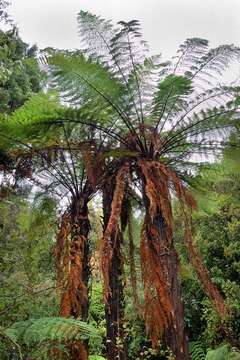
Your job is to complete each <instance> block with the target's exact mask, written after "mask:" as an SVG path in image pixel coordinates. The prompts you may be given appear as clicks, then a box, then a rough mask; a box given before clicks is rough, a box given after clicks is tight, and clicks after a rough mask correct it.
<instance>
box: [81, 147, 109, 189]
mask: <svg viewBox="0 0 240 360" xmlns="http://www.w3.org/2000/svg"><path fill="white" fill-rule="evenodd" d="M80 151H81V154H82V157H83V163H84V166H85V168H86V172H87V177H88V179H89V181H90V183H91V185H92V186H93V187H95V186H96V185H97V183H98V182H99V180H100V178H101V177H102V175H103V166H104V161H103V158H102V157H101V156H100V152H99V150H98V149H97V145H96V143H95V142H94V141H89V142H85V143H83V144H81V145H80Z"/></svg>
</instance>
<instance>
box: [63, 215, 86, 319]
mask: <svg viewBox="0 0 240 360" xmlns="http://www.w3.org/2000/svg"><path fill="white" fill-rule="evenodd" d="M71 221H72V223H71V242H70V247H69V255H70V257H69V271H68V277H67V280H66V284H65V287H64V290H63V294H62V299H61V310H60V314H61V315H62V316H64V317H68V316H74V317H79V316H81V315H82V311H83V308H85V307H86V306H87V302H88V294H87V285H86V283H85V282H84V274H83V272H84V271H85V269H84V260H85V261H87V262H88V259H87V260H86V259H85V257H86V256H88V255H87V254H86V253H85V252H86V241H87V238H86V235H85V233H86V232H87V233H88V231H89V221H88V214H85V212H83V213H82V214H81V213H80V214H78V216H77V217H76V218H75V217H72V218H71ZM86 226H87V230H86V229H84V227H86Z"/></svg>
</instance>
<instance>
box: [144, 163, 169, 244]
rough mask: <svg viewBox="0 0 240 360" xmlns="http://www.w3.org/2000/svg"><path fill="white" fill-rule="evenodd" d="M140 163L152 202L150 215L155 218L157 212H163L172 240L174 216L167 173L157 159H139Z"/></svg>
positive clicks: (149, 198) (148, 195)
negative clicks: (160, 166)
mask: <svg viewBox="0 0 240 360" xmlns="http://www.w3.org/2000/svg"><path fill="white" fill-rule="evenodd" d="M138 164H139V166H140V168H141V171H142V173H143V175H144V178H145V192H146V196H147V197H148V200H149V203H150V206H149V215H150V217H151V219H154V217H155V216H156V215H157V213H160V212H161V214H162V216H163V218H164V221H165V223H166V226H167V229H168V234H167V235H168V238H169V240H170V241H171V239H172V229H173V216H172V207H171V198H170V193H169V189H168V176H167V173H166V172H163V171H160V168H159V167H158V166H156V164H158V163H156V162H155V161H145V160H139V161H138ZM153 231H154V230H153Z"/></svg>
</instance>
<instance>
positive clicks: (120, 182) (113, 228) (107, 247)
mask: <svg viewBox="0 0 240 360" xmlns="http://www.w3.org/2000/svg"><path fill="white" fill-rule="evenodd" d="M128 174H129V166H128V164H125V165H123V166H122V167H121V168H120V169H119V171H118V173H117V175H116V183H115V189H114V194H113V200H112V204H111V214H110V218H109V221H108V224H107V227H106V229H105V231H104V234H103V238H102V241H101V249H100V251H101V267H102V273H103V279H104V298H105V302H107V298H108V296H109V295H110V293H111V291H110V287H109V271H110V265H111V262H112V255H113V248H114V243H115V241H113V242H112V241H111V239H112V236H115V239H116V238H117V236H118V231H119V228H118V223H119V220H120V216H121V209H122V202H123V198H124V190H125V187H126V181H127V178H128Z"/></svg>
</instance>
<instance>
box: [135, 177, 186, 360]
mask: <svg viewBox="0 0 240 360" xmlns="http://www.w3.org/2000/svg"><path fill="white" fill-rule="evenodd" d="M156 181H158V180H157V179H156ZM143 193H144V205H145V209H146V216H145V223H144V227H143V234H142V243H141V258H142V276H143V282H144V285H145V286H144V287H145V304H146V307H145V320H146V325H147V328H148V331H149V334H150V336H151V339H152V342H153V345H156V346H157V341H158V339H159V338H160V337H162V339H163V341H164V343H165V345H166V346H167V347H168V348H169V349H170V350H171V352H172V353H173V354H174V356H175V359H176V360H187V359H190V357H189V353H188V338H187V335H186V332H185V328H184V308H183V302H182V299H181V285H180V281H179V279H178V270H179V269H178V268H179V260H178V255H177V253H176V250H175V248H174V245H173V240H172V228H171V226H170V225H169V224H170V223H171V221H169V223H168V224H167V221H166V220H165V219H164V217H163V214H162V211H161V210H160V209H159V208H158V207H157V206H156V208H157V209H158V210H157V211H156V212H155V215H154V216H153V215H152V212H151V205H150V201H149V198H148V197H147V195H146V193H147V191H146V184H145V182H144V189H143ZM163 195H164V194H163ZM165 195H166V194H165ZM166 201H168V199H167V197H165V196H164V202H166ZM166 206H168V207H169V209H171V204H170V203H169V204H166ZM169 220H170V219H169Z"/></svg>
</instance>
